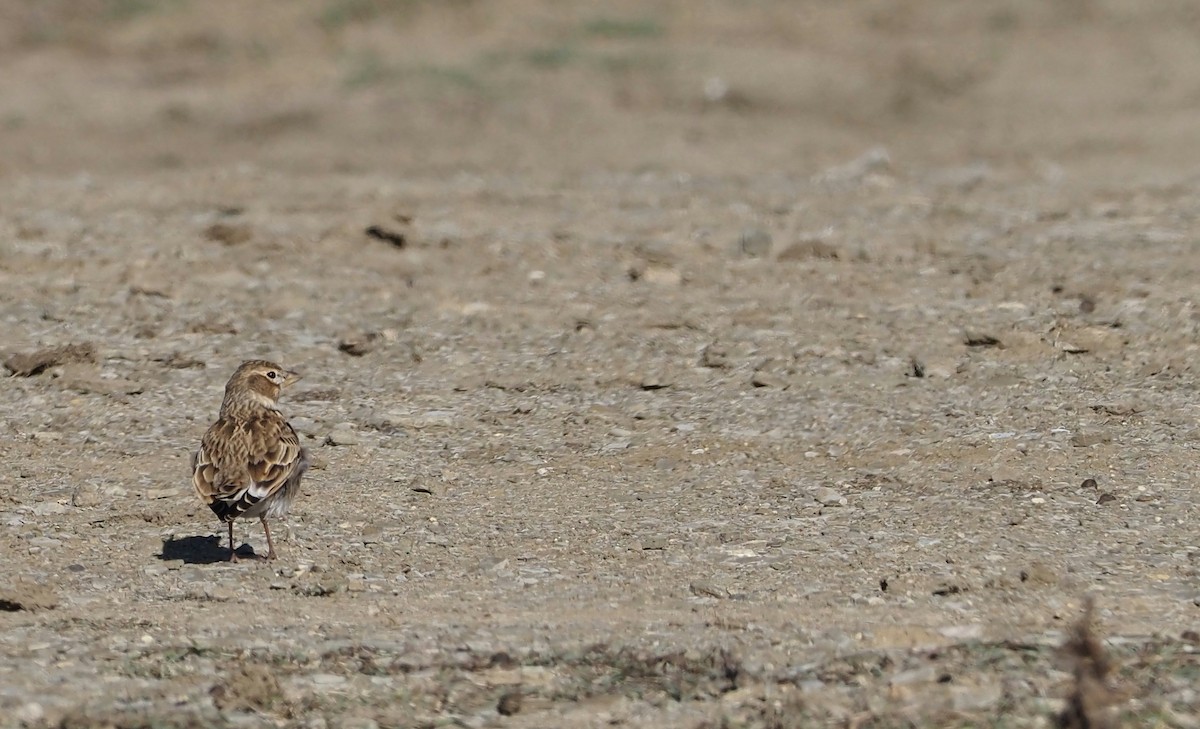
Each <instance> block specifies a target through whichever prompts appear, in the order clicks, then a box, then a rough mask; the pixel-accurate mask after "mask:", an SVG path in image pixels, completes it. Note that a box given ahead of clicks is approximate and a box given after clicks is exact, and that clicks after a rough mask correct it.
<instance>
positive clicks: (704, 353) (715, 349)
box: [700, 342, 729, 369]
mask: <svg viewBox="0 0 1200 729" xmlns="http://www.w3.org/2000/svg"><path fill="white" fill-rule="evenodd" d="M700 366H701V367H710V368H713V369H725V368H726V367H729V354H728V353H727V352H726V351H725V348H724V347H722V346H721V345H720V344H717V343H716V342H711V343H709V344H707V345H705V347H704V349H703V350H701V351H700Z"/></svg>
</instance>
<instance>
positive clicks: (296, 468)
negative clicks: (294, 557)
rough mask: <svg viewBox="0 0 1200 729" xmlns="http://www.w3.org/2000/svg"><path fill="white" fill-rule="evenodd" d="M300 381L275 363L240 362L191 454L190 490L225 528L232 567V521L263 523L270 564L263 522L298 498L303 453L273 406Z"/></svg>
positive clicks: (271, 554)
mask: <svg viewBox="0 0 1200 729" xmlns="http://www.w3.org/2000/svg"><path fill="white" fill-rule="evenodd" d="M299 379H300V375H298V374H297V373H295V372H289V371H288V370H285V369H283V368H282V367H280V366H279V365H277V364H275V363H274V362H267V361H265V360H250V361H248V362H243V363H242V365H241V366H240V367H238V368H237V371H235V372H234V373H233V376H232V377H230V378H229V382H228V383H226V385H225V399H224V401H223V402H222V403H221V414H220V417H218V418H217V422H215V423H213V424H212V426H211V427H209V429H208V432H206V433H205V434H204V438H203V439H202V440H201V441H200V450H198V451H196V452H195V453H194V454H193V455H192V485H193V486H195V488H196V493H197V494H199V495H200V498H201V499H203V501H204V503H206V504H208V506H209V508H211V509H212V510H213V513H215V514H216V515H217V517H218V518H220V519H221V521H223V522H226V523H227V524H228V525H229V559H230V561H232V562H236V561H237V552H236V551H234V547H233V522H234V520H235V519H237V518H238V517H246V518H254V517H258V518H259V520H260V521H262V525H263V530H264V531H266V534H267V559H275V545H274V543H273V542H272V541H271V528H270V527H269V526H267V519H268V518H272V519H276V518H279V517H282V516H285V515H286V514H287V511H288V509H289V508H290V507H291V505H292V501H294V500H295V498H296V496H297V495H299V493H300V479H301V478H302V477H303V476H304V472H305V471H306V470H307V469H308V451H306V450H305V449H304V448H302V447H301V446H300V439H299V438H298V437H297V436H296V431H294V430H292V426H291V425H289V424H288V422H287V420H285V419H284V417H283V414H282V413H280V412H279V408H278V407H277V406H276V403H277V402H278V400H279V394H280V393H281V392H282V391H283V388H285V387H287V386H289V385H291V384H292V383H294V382H296V381H297V380H299Z"/></svg>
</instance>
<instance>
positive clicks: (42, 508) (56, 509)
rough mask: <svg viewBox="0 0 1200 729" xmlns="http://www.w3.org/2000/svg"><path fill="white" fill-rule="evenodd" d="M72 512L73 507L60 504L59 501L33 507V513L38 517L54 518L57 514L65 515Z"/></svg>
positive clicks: (45, 502) (46, 502)
mask: <svg viewBox="0 0 1200 729" xmlns="http://www.w3.org/2000/svg"><path fill="white" fill-rule="evenodd" d="M70 510H71V507H69V506H67V505H66V504H60V503H58V502H57V501H44V502H42V503H40V504H38V505H37V506H35V507H33V513H34V514H37V515H38V516H53V515H55V514H65V513H67V512H68V511H70Z"/></svg>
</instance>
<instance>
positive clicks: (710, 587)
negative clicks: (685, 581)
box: [688, 582, 729, 600]
mask: <svg viewBox="0 0 1200 729" xmlns="http://www.w3.org/2000/svg"><path fill="white" fill-rule="evenodd" d="M688 589H689V590H691V592H692V594H693V595H695V596H697V597H715V598H717V599H718V600H724V599H725V598H727V597H729V590H727V589H725V588H724V587H721V586H720V585H715V584H713V583H711V582H693V583H692V584H690V585H688Z"/></svg>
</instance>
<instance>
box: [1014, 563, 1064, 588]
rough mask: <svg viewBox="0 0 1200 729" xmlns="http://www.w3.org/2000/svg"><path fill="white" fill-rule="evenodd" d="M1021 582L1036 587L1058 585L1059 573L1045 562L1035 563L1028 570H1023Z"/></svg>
mask: <svg viewBox="0 0 1200 729" xmlns="http://www.w3.org/2000/svg"><path fill="white" fill-rule="evenodd" d="M1021 582H1030V583H1032V584H1035V585H1057V584H1058V582H1059V578H1058V573H1057V572H1055V571H1054V569H1053V568H1052V567H1050V566H1049V565H1047V564H1046V563H1044V562H1034V563H1033V564H1031V565H1029V568H1028V569H1025V570H1021Z"/></svg>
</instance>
